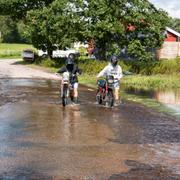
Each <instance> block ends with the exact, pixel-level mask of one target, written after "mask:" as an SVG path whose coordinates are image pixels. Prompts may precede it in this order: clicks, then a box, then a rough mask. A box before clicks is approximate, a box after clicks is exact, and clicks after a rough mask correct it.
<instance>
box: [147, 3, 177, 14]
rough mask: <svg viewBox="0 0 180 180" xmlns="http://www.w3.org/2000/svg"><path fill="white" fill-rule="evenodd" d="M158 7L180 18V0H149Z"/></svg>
mask: <svg viewBox="0 0 180 180" xmlns="http://www.w3.org/2000/svg"><path fill="white" fill-rule="evenodd" d="M149 1H150V2H151V3H152V4H154V5H155V7H157V8H161V9H163V10H165V11H166V12H168V13H169V15H170V16H171V17H173V18H180V0H149Z"/></svg>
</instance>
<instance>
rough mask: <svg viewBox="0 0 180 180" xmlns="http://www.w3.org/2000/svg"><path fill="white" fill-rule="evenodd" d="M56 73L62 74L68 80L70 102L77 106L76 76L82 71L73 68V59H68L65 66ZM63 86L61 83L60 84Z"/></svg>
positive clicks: (75, 67)
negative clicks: (71, 90)
mask: <svg viewBox="0 0 180 180" xmlns="http://www.w3.org/2000/svg"><path fill="white" fill-rule="evenodd" d="M57 73H62V74H63V75H64V76H65V77H62V82H63V81H64V79H63V78H65V79H68V78H69V79H68V80H69V83H70V86H71V88H72V89H73V96H71V100H72V101H73V102H74V103H75V104H77V103H78V74H81V73H82V70H81V69H79V68H78V67H77V66H75V63H74V57H68V58H67V60H66V66H64V67H62V68H61V69H60V70H59V71H58V72H57ZM62 84H63V83H62Z"/></svg>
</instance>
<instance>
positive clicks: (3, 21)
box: [0, 16, 29, 43]
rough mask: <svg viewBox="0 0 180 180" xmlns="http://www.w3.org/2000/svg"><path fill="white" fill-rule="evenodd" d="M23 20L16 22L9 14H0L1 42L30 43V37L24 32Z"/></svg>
mask: <svg viewBox="0 0 180 180" xmlns="http://www.w3.org/2000/svg"><path fill="white" fill-rule="evenodd" d="M22 26H24V23H23V22H18V23H17V22H15V21H13V20H12V19H11V17H9V16H0V32H1V42H4V43H28V42H29V39H28V38H27V36H25V34H24V28H23V30H22V28H21V27H22Z"/></svg>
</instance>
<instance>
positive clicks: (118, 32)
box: [76, 0, 168, 59]
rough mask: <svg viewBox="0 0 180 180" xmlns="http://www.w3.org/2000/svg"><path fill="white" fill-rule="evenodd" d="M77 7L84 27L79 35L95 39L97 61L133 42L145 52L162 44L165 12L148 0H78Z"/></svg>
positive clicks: (165, 21)
mask: <svg viewBox="0 0 180 180" xmlns="http://www.w3.org/2000/svg"><path fill="white" fill-rule="evenodd" d="M79 2H81V3H79ZM76 5H77V7H78V8H79V9H81V10H82V11H81V12H80V13H79V14H80V16H81V20H82V23H81V24H83V26H84V27H85V28H84V31H83V32H82V33H81V35H83V37H84V38H86V39H87V38H92V39H94V40H95V42H96V47H97V48H98V50H99V53H98V54H99V58H100V59H105V58H106V52H107V51H108V50H109V49H111V47H112V46H114V45H117V46H118V47H119V48H123V47H127V46H128V45H130V44H131V42H133V41H134V40H139V41H140V43H141V45H142V46H143V48H144V50H145V49H146V47H151V48H155V47H159V46H161V44H162V40H163V32H164V30H165V26H166V24H167V22H168V16H167V13H166V12H164V11H162V10H157V9H156V8H155V7H154V6H153V5H152V4H151V3H150V2H149V1H147V0H130V1H129V0H114V1H111V0H99V1H94V0H89V1H85V0H82V1H80V0H77V1H76ZM77 7H76V9H78V8H77ZM130 27H133V28H132V29H131V28H130ZM129 53H130V52H129Z"/></svg>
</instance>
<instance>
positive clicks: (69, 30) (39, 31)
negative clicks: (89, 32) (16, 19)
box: [27, 0, 81, 56]
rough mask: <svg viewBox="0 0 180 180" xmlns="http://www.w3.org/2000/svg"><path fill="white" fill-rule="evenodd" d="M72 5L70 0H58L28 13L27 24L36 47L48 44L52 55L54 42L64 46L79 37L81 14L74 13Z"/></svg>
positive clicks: (49, 53) (47, 46)
mask: <svg viewBox="0 0 180 180" xmlns="http://www.w3.org/2000/svg"><path fill="white" fill-rule="evenodd" d="M72 5H73V4H71V3H69V1H68V0H61V1H58V0H57V1H54V2H53V3H52V4H51V5H50V6H49V7H44V8H43V9H41V10H33V11H30V12H29V13H28V15H27V24H28V26H29V33H30V34H31V39H32V43H33V45H34V46H35V47H37V48H39V47H41V46H42V45H43V46H46V48H47V50H48V55H49V56H52V51H53V49H54V44H56V45H57V46H58V47H59V48H64V47H66V46H69V45H70V44H71V43H73V42H75V41H76V40H77V39H78V32H79V28H80V27H81V26H80V24H79V22H80V19H79V18H80V16H77V15H76V14H75V13H74V11H73V7H72Z"/></svg>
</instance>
